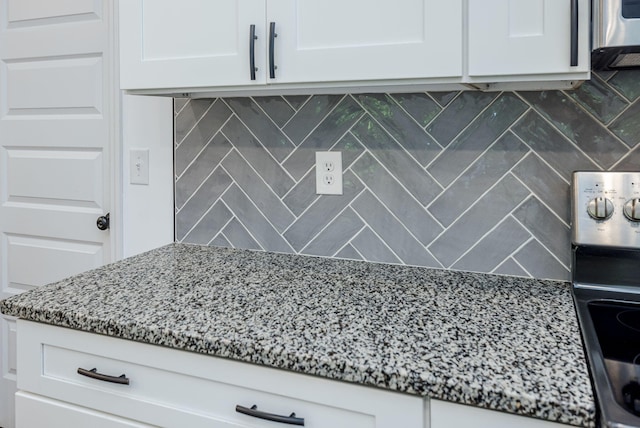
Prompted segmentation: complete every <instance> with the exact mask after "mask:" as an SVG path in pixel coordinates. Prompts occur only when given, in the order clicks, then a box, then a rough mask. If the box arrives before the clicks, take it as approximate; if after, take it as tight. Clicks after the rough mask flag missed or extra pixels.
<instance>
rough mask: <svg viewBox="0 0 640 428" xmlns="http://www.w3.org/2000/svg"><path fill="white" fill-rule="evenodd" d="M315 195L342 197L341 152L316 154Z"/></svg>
mask: <svg viewBox="0 0 640 428" xmlns="http://www.w3.org/2000/svg"><path fill="white" fill-rule="evenodd" d="M316 193H317V194H318V195H342V152H316Z"/></svg>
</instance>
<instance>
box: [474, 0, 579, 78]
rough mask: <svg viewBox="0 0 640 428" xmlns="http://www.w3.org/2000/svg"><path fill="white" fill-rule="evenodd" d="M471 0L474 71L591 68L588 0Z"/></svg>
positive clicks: (491, 73) (487, 73)
mask: <svg viewBox="0 0 640 428" xmlns="http://www.w3.org/2000/svg"><path fill="white" fill-rule="evenodd" d="M468 2H469V55H468V58H469V76H470V77H474V76H505V75H512V76H518V75H540V74H549V73H578V72H588V71H589V39H588V37H589V2H588V0H468ZM574 8H575V9H574ZM572 10H575V11H576V12H577V13H576V14H575V15H574V14H572ZM572 27H573V29H574V30H575V32H573V34H572ZM572 45H573V51H574V53H573V61H572ZM572 62H573V65H572Z"/></svg>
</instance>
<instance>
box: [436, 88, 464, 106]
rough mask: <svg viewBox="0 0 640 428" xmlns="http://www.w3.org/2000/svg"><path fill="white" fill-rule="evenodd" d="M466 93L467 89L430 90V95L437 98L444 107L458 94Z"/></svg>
mask: <svg viewBox="0 0 640 428" xmlns="http://www.w3.org/2000/svg"><path fill="white" fill-rule="evenodd" d="M464 93H466V91H460V92H458V91H443V92H440V91H432V92H429V96H430V97H431V98H433V99H434V100H436V102H437V103H438V104H440V105H441V106H442V107H446V106H447V105H448V104H449V103H450V102H451V101H453V100H454V99H455V97H456V96H457V95H462V94H464Z"/></svg>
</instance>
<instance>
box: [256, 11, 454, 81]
mask: <svg viewBox="0 0 640 428" xmlns="http://www.w3.org/2000/svg"><path fill="white" fill-rule="evenodd" d="M267 21H268V22H269V23H270V22H275V24H276V33H277V38H276V39H275V64H276V66H277V70H276V78H275V79H270V82H273V83H297V82H335V81H349V80H352V81H353V80H356V81H357V80H376V79H410V78H425V77H450V76H460V75H461V73H462V2H461V1H460V0H450V1H446V2H442V1H438V0H397V1H393V2H377V3H376V4H375V7H373V6H372V5H371V2H370V1H368V0H350V1H348V2H344V1H340V0H322V1H320V0H277V1H270V2H268V4H267Z"/></svg>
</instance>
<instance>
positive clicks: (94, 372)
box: [78, 368, 129, 385]
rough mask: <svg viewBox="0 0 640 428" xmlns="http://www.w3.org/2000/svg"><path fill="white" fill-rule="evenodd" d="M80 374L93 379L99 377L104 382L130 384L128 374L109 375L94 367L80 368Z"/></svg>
mask: <svg viewBox="0 0 640 428" xmlns="http://www.w3.org/2000/svg"><path fill="white" fill-rule="evenodd" d="M78 374H79V375H82V376H86V377H90V378H91V379H98V380H102V381H104V382H111V383H119V384H120V385H129V378H128V377H127V376H126V375H120V376H109V375H106V374H102V373H98V369H96V368H93V369H91V370H87V369H83V368H78Z"/></svg>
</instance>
